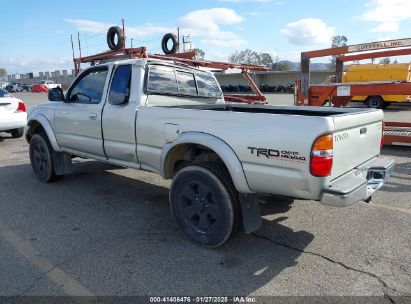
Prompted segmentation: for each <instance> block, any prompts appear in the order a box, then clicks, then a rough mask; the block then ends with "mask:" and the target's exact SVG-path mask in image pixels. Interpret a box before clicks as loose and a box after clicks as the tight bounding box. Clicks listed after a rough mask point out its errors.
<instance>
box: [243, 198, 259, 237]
mask: <svg viewBox="0 0 411 304" xmlns="http://www.w3.org/2000/svg"><path fill="white" fill-rule="evenodd" d="M239 197H240V205H241V213H242V215H243V225H244V232H245V233H252V232H254V231H256V230H257V229H258V228H260V227H261V225H262V221H261V211H260V203H259V202H258V199H257V194H249V193H239Z"/></svg>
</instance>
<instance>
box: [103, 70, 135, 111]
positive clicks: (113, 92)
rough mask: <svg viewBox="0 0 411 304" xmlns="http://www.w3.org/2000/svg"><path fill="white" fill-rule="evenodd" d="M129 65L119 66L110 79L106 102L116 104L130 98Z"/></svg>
mask: <svg viewBox="0 0 411 304" xmlns="http://www.w3.org/2000/svg"><path fill="white" fill-rule="evenodd" d="M130 84H131V65H121V66H119V67H118V68H117V69H116V71H115V73H114V76H113V80H112V81H111V87H110V93H109V96H108V102H109V103H110V104H114V105H118V104H123V103H126V102H128V99H129V98H130Z"/></svg>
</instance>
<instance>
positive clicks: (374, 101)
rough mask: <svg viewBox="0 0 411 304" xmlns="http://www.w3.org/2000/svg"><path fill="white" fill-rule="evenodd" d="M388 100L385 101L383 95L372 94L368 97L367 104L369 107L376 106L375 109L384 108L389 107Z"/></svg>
mask: <svg viewBox="0 0 411 304" xmlns="http://www.w3.org/2000/svg"><path fill="white" fill-rule="evenodd" d="M385 104H388V103H387V102H385V101H384V99H382V97H381V96H370V97H368V98H367V100H366V101H365V105H366V106H367V107H369V108H374V109H383V108H385V107H387V106H388V105H385Z"/></svg>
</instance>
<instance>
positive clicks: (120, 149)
mask: <svg viewBox="0 0 411 304" xmlns="http://www.w3.org/2000/svg"><path fill="white" fill-rule="evenodd" d="M133 69H135V71H136V72H135V73H132V70H133ZM138 71H139V68H138V67H132V66H131V65H120V66H117V67H116V68H115V70H114V73H113V77H112V80H111V84H110V90H109V92H108V97H107V101H106V104H105V105H104V109H103V116H102V117H103V121H102V126H103V136H104V150H105V153H106V156H107V158H108V159H110V160H113V161H115V162H116V163H119V164H124V165H126V166H129V167H139V162H138V160H137V155H136V134H135V125H136V124H135V122H136V113H137V112H136V111H137V106H138V101H139V94H138V92H137V87H139V85H138V84H139V83H140V81H139V78H140V77H141V75H142V73H138ZM132 83H133V84H135V85H133V86H132V85H131V84H132ZM133 88H134V90H133Z"/></svg>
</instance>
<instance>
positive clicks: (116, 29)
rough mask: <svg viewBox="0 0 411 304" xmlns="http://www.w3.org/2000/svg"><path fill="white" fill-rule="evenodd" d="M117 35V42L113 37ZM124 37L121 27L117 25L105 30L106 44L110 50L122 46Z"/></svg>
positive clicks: (115, 49)
mask: <svg viewBox="0 0 411 304" xmlns="http://www.w3.org/2000/svg"><path fill="white" fill-rule="evenodd" d="M116 36H117V43H116V42H115V40H114V39H115V37H116ZM124 43H125V37H124V32H123V29H122V28H121V27H119V26H112V27H110V28H109V29H108V31H107V45H108V47H109V48H110V50H112V51H117V50H120V49H122V48H123V47H124Z"/></svg>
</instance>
